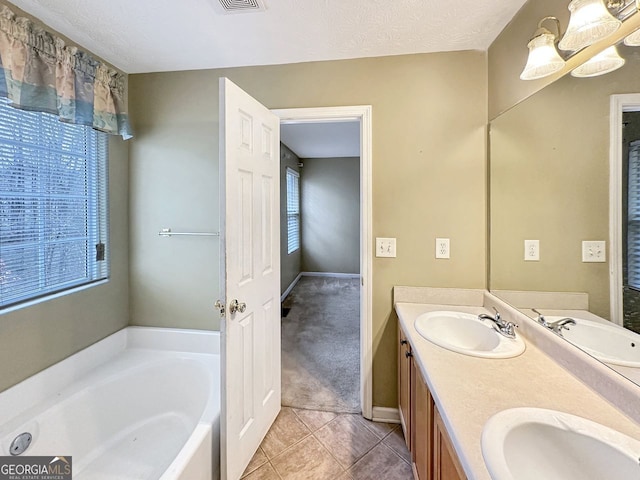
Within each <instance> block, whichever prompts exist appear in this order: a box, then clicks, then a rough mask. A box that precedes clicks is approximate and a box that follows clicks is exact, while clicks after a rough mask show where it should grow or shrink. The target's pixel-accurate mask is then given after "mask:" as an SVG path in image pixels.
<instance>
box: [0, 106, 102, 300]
mask: <svg viewBox="0 0 640 480" xmlns="http://www.w3.org/2000/svg"><path fill="white" fill-rule="evenodd" d="M107 235H108V228H107V138H106V134H104V133H100V132H97V131H95V130H92V129H91V128H89V127H85V126H81V125H71V124H66V123H62V122H60V121H59V120H58V118H57V117H55V116H53V115H49V114H46V113H36V112H28V111H24V110H18V109H15V108H12V107H10V106H8V104H7V101H6V99H0V308H2V307H7V306H10V305H15V304H17V303H20V302H24V301H27V300H32V299H36V298H39V297H42V296H44V295H47V294H52V293H56V292H60V291H63V290H66V289H69V288H73V287H78V286H80V285H85V284H88V283H91V282H94V281H98V280H102V279H105V278H107V277H108V275H109V259H108V249H107V248H106V245H107Z"/></svg>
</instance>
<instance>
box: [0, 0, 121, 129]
mask: <svg viewBox="0 0 640 480" xmlns="http://www.w3.org/2000/svg"><path fill="white" fill-rule="evenodd" d="M0 96H2V97H6V98H8V100H9V103H10V104H11V106H13V107H16V108H21V109H24V110H33V111H39V112H48V113H52V114H55V115H58V117H59V118H60V120H61V121H63V122H68V123H75V124H81V125H89V126H91V127H93V128H95V129H96V130H100V131H102V132H106V133H109V134H113V135H122V138H124V139H125V140H126V139H128V138H131V127H130V126H129V117H128V115H127V106H126V78H125V75H124V74H122V73H120V72H118V71H117V70H114V69H112V68H110V67H109V66H108V65H105V64H104V63H102V62H98V61H96V60H94V59H93V58H91V57H90V56H89V55H88V54H87V53H86V52H83V51H81V50H79V49H78V48H76V47H73V46H67V45H65V43H64V41H63V40H62V39H60V38H58V37H55V36H53V35H52V34H51V33H49V32H47V31H46V30H44V29H43V28H41V27H40V26H39V25H36V24H35V23H33V22H32V21H30V20H29V19H27V18H22V17H16V15H15V14H14V13H13V12H12V11H11V10H10V9H9V8H8V7H6V6H2V7H1V8H0Z"/></svg>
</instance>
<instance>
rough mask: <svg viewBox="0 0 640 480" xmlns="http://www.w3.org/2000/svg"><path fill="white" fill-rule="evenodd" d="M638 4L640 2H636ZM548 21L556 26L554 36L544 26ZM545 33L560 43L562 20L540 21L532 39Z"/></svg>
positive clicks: (549, 18)
mask: <svg viewBox="0 0 640 480" xmlns="http://www.w3.org/2000/svg"><path fill="white" fill-rule="evenodd" d="M636 1H637V2H640V0H636ZM547 20H552V21H553V23H554V24H555V26H556V31H557V32H558V33H557V34H554V33H553V32H551V31H550V30H549V29H548V28H546V27H544V26H543V23H544V22H546V21H547ZM545 33H550V34H551V35H554V36H555V43H558V41H559V40H560V37H562V30H561V29H560V20H558V19H557V18H556V17H552V16H549V17H544V18H543V19H542V20H540V21H539V22H538V29H537V30H536V33H534V34H533V37H532V38H536V37H539V36H540V35H543V34H545Z"/></svg>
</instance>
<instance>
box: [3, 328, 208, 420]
mask: <svg viewBox="0 0 640 480" xmlns="http://www.w3.org/2000/svg"><path fill="white" fill-rule="evenodd" d="M206 340H209V341H210V342H207V341H206ZM127 349H132V350H133V349H149V350H158V351H170V352H185V353H204V354H213V355H219V353H220V332H218V331H213V330H195V329H182V328H163V327H141V326H128V327H124V328H122V329H120V330H118V331H117V332H115V333H112V334H111V335H109V336H107V337H105V338H103V339H102V340H99V341H98V342H96V343H94V344H92V345H89V346H88V347H86V348H83V349H82V350H80V351H78V352H76V353H74V354H73V355H70V356H69V357H66V358H64V359H62V360H60V361H59V362H57V363H55V364H53V365H51V366H50V367H47V368H45V369H44V370H41V371H40V372H38V373H36V374H35V375H32V376H31V377H28V378H26V379H25V380H23V381H21V382H19V383H17V384H16V385H14V386H12V387H9V388H8V389H6V390H4V391H2V392H0V425H4V424H6V423H7V422H9V421H10V420H11V419H13V418H15V417H16V416H19V415H22V414H23V413H24V412H26V411H27V410H29V409H31V408H34V407H35V406H37V405H38V404H40V403H42V402H45V401H47V400H48V399H49V398H51V396H53V395H56V393H57V392H60V391H62V390H65V389H66V388H68V387H69V386H70V385H72V384H73V383H74V382H77V381H79V380H80V379H82V378H83V377H84V376H86V375H87V374H88V373H89V372H91V371H92V370H94V369H95V368H97V367H99V366H100V365H102V364H104V363H105V362H108V361H109V360H110V359H113V358H114V357H115V356H117V355H118V354H120V353H122V352H124V351H125V350H127ZM207 349H208V350H209V351H206V350H207ZM202 350H205V351H202Z"/></svg>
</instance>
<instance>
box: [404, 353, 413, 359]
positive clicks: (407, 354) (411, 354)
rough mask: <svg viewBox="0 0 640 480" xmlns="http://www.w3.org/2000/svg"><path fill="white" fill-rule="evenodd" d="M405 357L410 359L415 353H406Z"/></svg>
mask: <svg viewBox="0 0 640 480" xmlns="http://www.w3.org/2000/svg"><path fill="white" fill-rule="evenodd" d="M404 356H405V357H407V358H409V357H413V353H411V352H404Z"/></svg>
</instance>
